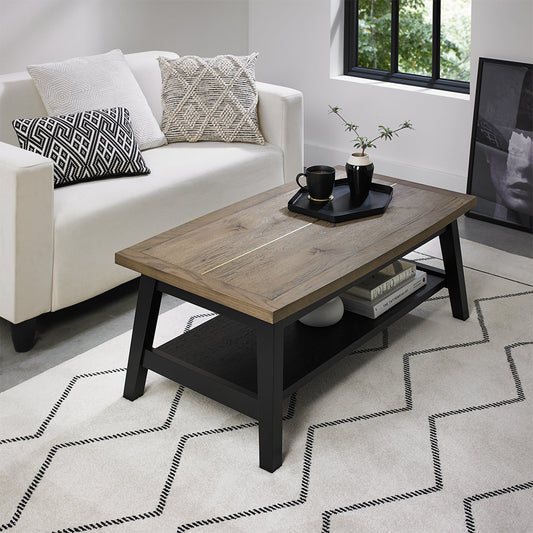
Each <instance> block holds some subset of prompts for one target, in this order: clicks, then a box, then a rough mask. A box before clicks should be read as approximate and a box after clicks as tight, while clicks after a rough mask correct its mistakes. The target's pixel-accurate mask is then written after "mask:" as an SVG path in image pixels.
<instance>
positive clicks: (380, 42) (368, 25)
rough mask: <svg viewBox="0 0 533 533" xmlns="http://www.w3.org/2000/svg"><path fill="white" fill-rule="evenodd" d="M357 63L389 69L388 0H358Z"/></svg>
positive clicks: (367, 66)
mask: <svg viewBox="0 0 533 533" xmlns="http://www.w3.org/2000/svg"><path fill="white" fill-rule="evenodd" d="M358 23H359V25H358V34H359V47H358V65H359V66H360V67H365V68H373V69H378V70H390V68H391V63H390V49H391V8H390V0H359V21H358Z"/></svg>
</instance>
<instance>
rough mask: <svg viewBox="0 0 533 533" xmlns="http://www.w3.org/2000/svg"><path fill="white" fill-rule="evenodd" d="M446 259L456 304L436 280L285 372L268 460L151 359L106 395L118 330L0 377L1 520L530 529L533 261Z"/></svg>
mask: <svg viewBox="0 0 533 533" xmlns="http://www.w3.org/2000/svg"><path fill="white" fill-rule="evenodd" d="M437 256H438V245H436V244H435V242H433V243H430V244H429V245H426V246H425V247H424V248H422V249H420V250H418V251H417V252H415V253H413V254H411V256H410V257H412V258H414V259H418V260H421V261H425V262H427V263H430V264H435V265H439V264H440V260H439V259H438V257H437ZM463 258H464V262H465V265H466V269H465V274H466V279H467V289H468V296H469V302H470V312H471V316H470V318H469V319H468V320H467V321H465V322H463V321H460V320H456V319H454V318H452V316H451V312H450V305H449V300H448V294H447V291H446V290H443V291H441V292H440V293H438V294H437V295H436V296H435V297H433V298H432V299H431V300H428V301H426V302H425V303H424V304H422V305H421V306H420V307H418V308H417V309H416V310H414V311H413V312H411V313H410V314H408V315H406V316H405V317H404V318H402V319H401V320H400V321H398V322H397V323H396V324H395V325H393V326H392V327H390V328H389V329H388V330H386V331H385V332H384V333H383V334H380V335H378V336H377V337H375V338H374V339H372V340H371V341H370V342H369V343H368V344H367V345H365V346H364V347H362V348H361V349H359V350H357V351H356V352H355V353H354V354H352V355H350V356H348V357H347V358H345V359H343V360H342V361H341V362H340V363H339V364H337V365H336V366H335V367H334V368H332V369H331V370H330V371H328V372H326V373H324V374H322V375H321V376H319V377H317V378H316V379H315V380H314V381H312V382H311V383H309V384H308V385H306V386H305V387H303V388H302V389H300V390H299V391H298V392H297V393H295V394H294V395H293V396H292V397H291V398H289V399H288V400H287V402H286V405H285V417H284V423H283V438H284V440H283V446H284V457H283V465H282V467H281V468H280V469H279V470H277V471H276V472H275V473H274V474H269V473H267V472H265V471H263V470H261V469H259V467H258V442H257V423H256V421H255V420H252V419H250V418H247V417H246V416H244V415H241V414H239V413H237V412H235V411H233V410H232V409H229V408H226V407H224V406H222V405H219V404H218V403H216V402H214V401H212V400H209V399H207V398H204V397H203V396H201V395H199V394H197V393H195V392H193V391H191V390H189V389H186V388H184V387H182V386H180V385H179V384H176V383H173V382H171V381H168V380H166V379H164V378H162V377H159V376H156V375H154V374H153V373H151V372H149V376H148V382H147V388H146V392H145V394H144V396H142V397H141V398H139V399H138V400H136V401H135V402H130V401H128V400H125V399H123V398H122V388H123V383H124V376H125V365H126V361H127V354H128V347H129V340H130V333H126V334H124V335H121V336H119V337H117V338H115V339H112V340H111V341H109V342H106V343H104V344H102V345H100V346H98V347H96V348H94V349H92V350H90V351H88V352H86V353H84V354H82V355H80V356H78V357H75V358H73V359H71V360H70V361H68V362H66V363H63V364H61V365H59V366H57V367H55V368H53V369H51V370H48V371H46V372H44V373H43V374H41V375H39V376H37V377H35V378H33V379H30V380H29V381H26V382H24V383H22V384H21V385H18V386H16V387H14V388H12V389H10V390H8V391H6V392H4V393H2V394H0V473H1V479H0V530H2V531H4V530H10V531H21V532H25V533H27V532H30V533H31V532H50V531H56V532H80V531H92V530H104V531H108V532H110V533H111V532H113V533H122V532H124V533H131V532H143V533H144V532H184V531H198V532H209V533H220V532H251V531H254V532H284V533H285V532H291V533H292V532H294V533H309V532H385V531H390V532H409V533H413V532H424V533H426V532H430V531H431V532H460V531H466V532H474V531H479V532H498V533H499V532H511V531H512V532H518V531H520V532H526V531H532V527H533V526H532V524H533V505H532V504H533V416H532V412H533V400H532V398H533V328H532V326H533V323H532V319H531V310H532V303H533V274H532V273H533V268H532V266H533V264H532V263H533V262H532V261H531V260H529V259H525V258H523V257H518V256H514V255H510V254H507V253H504V252H499V251H497V250H494V249H491V248H488V247H485V246H482V245H479V244H474V243H470V242H468V241H463ZM212 316H213V315H212V313H210V312H209V311H206V310H204V309H201V308H198V307H195V306H193V305H190V304H184V305H181V306H179V307H177V308H175V309H173V310H171V311H168V312H167V313H165V314H164V315H162V317H161V318H160V322H159V326H158V331H157V343H160V342H164V341H165V340H167V339H170V338H172V337H173V336H175V334H176V332H183V331H185V330H188V329H190V328H192V327H195V326H196V325H198V324H199V323H201V322H202V321H205V320H209V319H210V318H212Z"/></svg>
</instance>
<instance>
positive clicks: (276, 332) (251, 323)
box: [124, 220, 469, 472]
mask: <svg viewBox="0 0 533 533" xmlns="http://www.w3.org/2000/svg"><path fill="white" fill-rule="evenodd" d="M437 236H438V237H439V239H440V246H441V250H442V256H443V262H444V270H442V269H438V268H434V267H431V266H428V265H424V264H420V263H417V268H418V269H419V270H424V271H425V272H426V273H427V278H428V282H427V285H426V286H425V287H423V288H421V289H419V290H418V291H416V292H415V293H414V294H412V295H410V296H409V297H407V298H406V299H405V300H403V301H402V302H400V303H398V304H397V305H395V306H394V307H393V308H391V309H390V310H388V311H387V312H386V313H384V314H383V315H381V316H380V317H378V318H376V319H374V320H372V319H368V318H365V317H362V316H359V315H355V314H353V313H348V312H346V313H345V314H344V317H343V319H342V320H341V321H340V322H339V323H338V324H336V325H334V326H330V327H328V328H309V327H308V326H304V325H303V324H301V323H299V322H297V321H298V319H299V318H300V317H302V316H304V315H305V314H307V313H309V312H310V311H312V310H313V309H316V308H317V307H319V306H320V305H322V304H323V303H325V302H326V301H328V300H329V299H331V298H333V297H335V296H337V295H339V294H340V293H342V292H344V291H345V290H347V289H348V288H350V287H351V286H352V285H354V284H355V283H356V282H358V281H360V280H356V281H354V282H353V283H350V284H349V285H347V286H345V287H343V288H342V289H340V290H337V291H336V292H334V293H332V294H330V295H328V296H327V297H325V298H322V299H321V300H319V301H317V302H314V303H313V304H312V305H309V306H307V307H305V308H303V309H301V310H299V311H298V312H296V313H293V314H292V315H290V316H288V317H286V318H284V319H282V320H280V321H278V322H275V323H273V324H270V323H268V322H265V321H262V320H260V319H258V318H255V317H252V316H250V315H247V314H245V313H242V312H240V311H236V310H234V309H231V308H229V307H227V306H225V305H222V304H219V303H216V302H213V301H210V300H208V299H206V298H203V297H200V296H198V295H195V294H193V293H190V292H187V291H185V290H182V289H180V288H177V287H174V286H172V285H169V284H167V283H164V282H161V281H158V280H155V279H153V278H151V277H148V276H146V275H142V276H141V280H140V285H139V294H138V299H137V307H136V311H135V319H134V324H133V333H132V339H131V346H130V353H129V360H128V368H127V374H126V381H125V386H124V397H125V398H127V399H129V400H132V401H133V400H135V399H136V398H138V397H140V396H142V394H143V393H144V388H145V383H146V376H147V371H148V370H152V371H154V372H157V373H158V374H161V375H163V376H166V377H168V378H170V379H172V380H174V381H176V382H179V383H181V384H183V385H184V386H186V387H189V388H191V389H193V390H195V391H197V392H200V393H201V394H204V395H205V396H208V397H210V398H212V399H214V400H216V401H218V402H220V403H223V404H225V405H228V406H230V407H232V408H234V409H236V410H238V411H240V412H242V413H244V414H246V415H248V416H250V417H252V418H255V419H256V420H258V422H259V466H260V467H261V468H263V469H264V470H267V471H269V472H274V471H275V470H276V469H277V468H279V467H280V466H281V464H282V457H283V451H282V418H283V415H282V402H283V399H284V398H286V397H288V396H290V394H292V393H293V392H294V391H296V390H297V389H298V388H300V387H301V386H302V385H304V384H305V383H307V382H308V381H310V380H311V379H312V378H313V377H315V376H316V375H318V374H319V373H321V372H323V371H324V370H326V369H327V368H329V367H331V366H332V365H333V364H335V363H336V362H337V361H338V360H340V359H341V358H342V357H345V356H346V355H349V354H351V353H352V352H353V351H354V350H355V349H356V348H357V347H359V346H360V345H362V344H363V343H365V342H366V341H367V340H368V339H370V338H371V337H373V336H374V335H376V334H377V333H379V332H380V331H382V330H383V329H385V328H386V327H388V326H389V325H390V324H392V323H393V322H395V321H396V320H397V319H398V318H400V317H401V316H403V315H405V314H406V313H408V312H409V311H411V310H412V309H414V308H415V307H417V306H418V305H420V304H421V303H422V302H423V301H425V300H426V299H428V298H430V297H431V296H432V295H434V294H435V293H436V292H438V291H439V290H441V289H442V288H443V287H447V288H448V291H449V295H450V303H451V308H452V315H453V316H454V317H455V318H458V319H461V320H466V319H467V318H468V316H469V312H468V303H467V295H466V287H465V280H464V272H463V263H462V256H461V247H460V242H459V233H458V228H457V221H456V220H454V221H453V222H451V223H450V224H448V226H446V227H445V228H444V229H443V230H440V231H438V232H436V233H435V234H433V235H431V236H430V237H429V238H428V239H426V240H425V241H423V242H420V243H418V244H416V246H415V247H413V250H414V249H416V248H418V247H420V246H421V245H422V244H424V242H427V241H429V240H431V239H433V238H435V237H437ZM410 251H412V250H410ZM408 252H409V251H407V252H404V253H403V254H402V256H403V255H405V254H406V253H408ZM400 257H401V256H398V257H397V258H394V259H399V258H400ZM390 262H391V261H389V262H388V263H386V264H389V263H390ZM386 264H383V265H381V266H380V267H379V268H378V269H376V270H379V269H381V268H383V267H384V266H386ZM365 277H366V276H365ZM361 279H363V278H361ZM163 293H166V294H170V295H172V296H175V297H177V298H180V299H182V300H185V301H188V302H191V303H193V304H196V305H199V306H201V307H203V308H206V309H209V310H211V311H214V312H215V313H218V314H219V315H220V316H218V317H216V318H214V319H212V320H210V321H208V322H207V323H205V324H202V325H201V326H198V328H194V329H193V330H191V331H189V332H186V333H184V334H183V335H180V336H178V337H176V338H175V339H173V340H171V341H169V342H167V343H165V344H164V345H162V346H160V347H158V348H154V347H153V342H154V335H155V330H156V325H157V319H158V316H159V308H160V303H161V296H162V294H163ZM354 326H356V327H354ZM197 330H200V331H197ZM224 335H225V336H226V337H225V338H227V339H228V340H229V341H230V342H229V343H226V344H229V346H226V347H222V348H221V347H220V346H221V344H223V343H222V342H221V336H224ZM232 336H233V337H232ZM232 338H234V339H235V343H232V341H231V339H232ZM310 346H312V347H314V348H316V351H317V353H320V354H321V356H320V357H319V358H318V360H316V361H309V358H308V357H303V356H304V355H305V351H306V350H307V349H308V347H310ZM230 352H238V353H239V354H244V356H243V358H242V362H240V363H239V364H232V365H229V366H231V367H233V370H235V371H236V373H237V374H238V375H237V376H235V377H232V376H229V375H228V368H227V367H228V364H226V363H225V362H226V361H227V359H226V358H228V357H232V356H233V353H230ZM188 353H192V356H191V357H189V359H187V358H186V357H185V356H186V355H187V354H188ZM203 354H207V356H206V357H205V359H203ZM322 354H323V355H322ZM291 355H292V357H291ZM209 356H211V357H209ZM217 358H218V359H220V360H221V362H220V365H219V368H218V369H217V368H216V365H217ZM254 361H255V367H254ZM193 362H194V364H193ZM239 372H240V374H239ZM254 374H255V375H254Z"/></svg>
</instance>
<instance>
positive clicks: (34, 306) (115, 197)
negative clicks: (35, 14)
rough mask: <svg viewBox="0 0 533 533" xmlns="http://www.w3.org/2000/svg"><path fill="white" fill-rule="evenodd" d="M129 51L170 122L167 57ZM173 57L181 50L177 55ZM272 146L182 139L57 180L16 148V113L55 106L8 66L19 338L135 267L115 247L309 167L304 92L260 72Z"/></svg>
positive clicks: (1, 96) (2, 164) (2, 81)
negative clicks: (138, 167)
mask: <svg viewBox="0 0 533 533" xmlns="http://www.w3.org/2000/svg"><path fill="white" fill-rule="evenodd" d="M163 54H164V55H165V56H167V57H173V54H170V53H168V52H158V51H151V52H141V53H136V54H130V55H126V59H127V62H128V64H129V66H130V68H131V69H132V71H133V74H134V75H135V78H136V79H137V81H138V83H139V85H140V87H141V89H142V91H143V93H144V95H145V96H146V99H147V101H148V103H149V105H150V107H151V109H152V111H153V113H154V116H155V117H156V119H157V120H158V121H159V123H161V115H162V108H161V96H160V94H161V76H160V71H159V65H158V63H157V57H158V56H159V55H163ZM174 57H176V56H175V55H174ZM257 87H258V90H259V104H258V115H259V122H260V127H261V131H262V133H263V136H264V138H265V140H266V143H265V144H264V145H256V144H244V143H222V142H220V143H218V142H199V143H174V144H168V145H165V146H161V147H158V148H153V149H150V150H144V151H143V152H142V154H143V157H144V159H145V161H146V164H147V166H148V167H149V168H150V170H151V173H150V174H148V175H144V176H133V177H120V178H112V179H105V180H99V181H92V182H84V183H78V184H76V185H69V186H66V187H61V188H56V189H54V187H53V164H52V161H51V160H50V159H47V158H44V157H42V156H40V155H37V154H34V153H32V152H28V151H25V150H22V149H20V148H19V147H18V142H17V138H16V135H15V133H14V131H13V129H12V125H11V121H12V120H13V119H16V118H32V117H39V116H46V114H47V113H46V111H45V108H44V106H43V103H42V101H41V98H40V96H39V94H38V92H37V90H36V89H35V86H34V83H33V81H32V79H31V78H30V77H29V75H28V74H27V73H26V72H21V73H14V74H8V75H3V76H0V316H1V317H3V318H4V319H6V320H8V321H9V322H11V324H12V327H11V331H12V338H13V342H14V344H15V349H17V350H18V351H26V350H28V349H30V348H31V347H32V346H33V338H34V335H35V328H36V317H38V316H39V315H41V314H43V313H47V312H50V311H56V310H58V309H62V308H65V307H68V306H71V305H73V304H76V303H79V302H81V301H83V300H86V299H88V298H91V297H93V296H95V295H98V294H100V293H103V292H105V291H107V290H109V289H111V288H113V287H116V286H117V285H119V284H122V283H124V282H126V281H128V280H130V279H132V278H134V277H135V276H136V275H137V274H136V273H135V272H132V271H130V270H128V269H125V268H123V267H120V266H118V265H115V263H114V254H115V252H116V251H118V250H121V249H123V248H125V247H128V246H130V245H132V244H134V243H136V242H138V241H141V240H143V239H146V238H148V237H150V236H152V235H155V234H157V233H160V232H162V231H164V230H167V229H169V228H172V227H174V226H176V225H179V224H182V223H184V222H186V221H188V220H191V219H193V218H196V217H198V216H200V215H203V214H205V213H207V212H210V211H212V210H215V209H217V208H220V207H223V206H226V205H229V204H231V203H233V202H235V201H238V200H241V199H243V198H246V197H249V196H252V195H254V194H256V193H259V192H262V191H265V190H267V189H270V188H272V187H275V186H277V185H281V184H282V183H284V182H288V181H290V180H293V179H294V176H295V175H296V174H297V173H298V172H301V170H302V152H303V141H302V136H303V131H302V122H303V113H302V106H303V104H302V95H301V93H300V92H298V91H295V90H293V89H289V88H285V87H280V86H275V85H270V84H265V83H259V82H258V83H257Z"/></svg>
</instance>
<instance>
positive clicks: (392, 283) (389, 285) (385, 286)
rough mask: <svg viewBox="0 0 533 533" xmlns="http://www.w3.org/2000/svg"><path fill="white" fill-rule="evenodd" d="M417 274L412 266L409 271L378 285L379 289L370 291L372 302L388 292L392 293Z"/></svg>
mask: <svg viewBox="0 0 533 533" xmlns="http://www.w3.org/2000/svg"><path fill="white" fill-rule="evenodd" d="M415 272H416V268H415V265H411V266H410V267H409V268H408V269H406V270H404V271H403V272H400V273H399V274H398V275H397V276H394V277H393V278H391V279H388V280H387V281H385V282H384V283H382V284H381V285H378V286H377V287H374V288H373V289H372V290H371V291H370V295H369V296H370V300H376V299H377V298H379V297H380V296H382V295H383V294H385V293H386V292H389V291H391V290H392V289H394V287H396V286H397V285H399V284H400V283H402V282H404V281H405V280H406V279H409V278H412V277H414V275H415Z"/></svg>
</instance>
